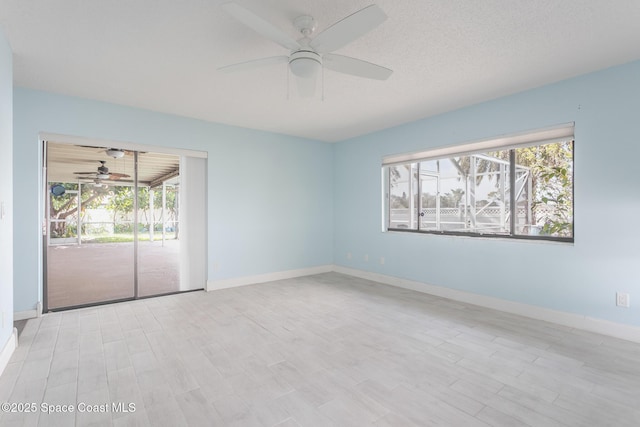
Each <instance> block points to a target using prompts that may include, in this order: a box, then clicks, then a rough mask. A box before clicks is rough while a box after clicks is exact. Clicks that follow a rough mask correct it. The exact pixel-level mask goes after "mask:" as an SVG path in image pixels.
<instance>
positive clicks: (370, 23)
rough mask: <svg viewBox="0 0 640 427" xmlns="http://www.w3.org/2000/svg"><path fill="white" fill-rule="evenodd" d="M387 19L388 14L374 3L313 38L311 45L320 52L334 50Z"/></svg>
mask: <svg viewBox="0 0 640 427" xmlns="http://www.w3.org/2000/svg"><path fill="white" fill-rule="evenodd" d="M386 19H387V15H386V14H385V13H384V12H383V11H382V9H380V7H378V5H375V4H372V5H370V6H367V7H365V8H364V9H360V10H359V11H357V12H356V13H353V14H351V15H349V16H347V17H346V18H344V19H342V20H341V21H338V22H336V23H335V24H333V25H332V26H330V27H329V28H327V29H326V30H324V31H323V32H321V33H320V34H318V36H317V37H316V38H314V39H313V40H311V42H310V43H309V46H311V47H312V48H314V49H315V50H316V51H318V52H320V53H324V52H333V51H334V50H337V49H340V48H341V47H343V46H346V45H347V44H349V43H351V42H352V41H354V40H356V39H357V38H359V37H361V36H363V35H365V34H366V33H368V32H369V31H371V30H373V29H374V28H376V27H377V26H378V25H380V24H382V23H383V22H384V21H385V20H386Z"/></svg>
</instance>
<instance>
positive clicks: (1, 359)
mask: <svg viewBox="0 0 640 427" xmlns="http://www.w3.org/2000/svg"><path fill="white" fill-rule="evenodd" d="M17 346H18V330H17V329H16V328H13V332H12V333H11V335H10V336H9V340H8V341H7V343H6V344H5V345H4V348H3V349H2V350H1V351H0V375H2V373H3V372H4V368H6V367H7V364H8V363H9V360H10V359H11V355H12V354H13V351H14V350H15V349H16V347H17Z"/></svg>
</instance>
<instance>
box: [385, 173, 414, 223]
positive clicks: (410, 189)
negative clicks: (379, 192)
mask: <svg viewBox="0 0 640 427" xmlns="http://www.w3.org/2000/svg"><path fill="white" fill-rule="evenodd" d="M416 175H417V165H416V164H415V163H414V164H406V165H397V166H391V167H389V228H403V229H411V230H415V229H417V218H416V217H417V212H416V208H415V203H416V195H417V191H418V186H417V182H416Z"/></svg>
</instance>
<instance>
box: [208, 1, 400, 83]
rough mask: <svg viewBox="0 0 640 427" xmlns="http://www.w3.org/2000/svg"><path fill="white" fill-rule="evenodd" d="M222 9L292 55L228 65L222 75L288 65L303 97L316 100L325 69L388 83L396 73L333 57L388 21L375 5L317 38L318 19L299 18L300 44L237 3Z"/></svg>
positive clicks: (369, 63) (356, 60)
mask: <svg viewBox="0 0 640 427" xmlns="http://www.w3.org/2000/svg"><path fill="white" fill-rule="evenodd" d="M222 8H223V9H224V10H225V11H226V12H227V13H228V14H229V15H231V16H232V17H234V18H235V19H236V20H238V21H239V22H241V23H242V24H244V25H246V26H247V27H249V28H251V29H252V30H254V31H255V32H257V33H258V34H260V35H261V36H263V37H266V38H268V39H269V40H272V41H274V42H275V43H278V44H279V45H281V46H283V47H285V48H287V49H288V50H289V51H290V53H289V55H288V56H287V55H280V56H271V57H267V58H261V59H254V60H251V61H246V62H240V63H238V64H232V65H227V66H224V67H221V68H218V71H223V72H233V71H239V70H245V69H252V68H257V67H261V66H265V65H270V64H278V63H288V65H289V70H290V71H291V73H292V74H294V75H295V76H296V77H297V82H298V90H299V92H300V95H302V96H312V95H313V94H314V93H315V83H316V76H317V74H318V71H320V70H321V69H322V68H323V67H324V68H328V69H330V70H333V71H337V72H339V73H345V74H351V75H354V76H358V77H364V78H368V79H376V80H386V79H387V78H389V76H391V74H392V73H393V70H390V69H389V68H386V67H383V66H381V65H376V64H372V63H371V62H367V61H363V60H361V59H356V58H352V57H350V56H343V55H338V54H335V53H331V52H333V51H335V50H337V49H340V48H341V47H343V46H346V45H347V44H349V43H351V42H352V41H354V40H356V39H358V38H359V37H361V36H363V35H365V34H366V33H368V32H369V31H371V30H373V29H374V28H376V27H377V26H378V25H380V24H381V23H382V22H384V21H385V20H386V19H387V15H386V14H385V13H384V12H383V11H382V9H380V7H379V6H377V5H375V4H372V5H369V6H367V7H365V8H363V9H360V10H359V11H357V12H355V13H353V14H351V15H349V16H347V17H346V18H343V19H342V20H340V21H338V22H336V23H335V24H333V25H332V26H330V27H329V28H327V29H326V30H324V31H322V32H321V33H320V34H318V35H317V36H315V37H313V38H311V35H312V34H313V32H314V30H315V20H314V18H313V17H312V16H309V15H302V16H299V17H297V18H296V19H295V20H294V21H293V25H294V27H295V28H296V29H297V30H298V31H299V32H300V33H301V34H302V38H300V39H298V40H295V39H294V38H292V37H291V36H289V34H287V33H286V32H284V31H282V30H281V29H279V28H278V27H276V26H275V25H273V24H272V23H270V22H269V21H267V20H266V19H265V18H263V17H261V16H260V15H258V14H257V13H255V12H253V11H251V10H249V9H247V8H245V7H243V6H240V5H239V4H238V3H236V2H228V3H224V4H222Z"/></svg>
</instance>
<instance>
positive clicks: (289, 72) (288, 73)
mask: <svg viewBox="0 0 640 427" xmlns="http://www.w3.org/2000/svg"><path fill="white" fill-rule="evenodd" d="M290 74H291V71H290V70H289V67H287V101H288V100H289V75H290Z"/></svg>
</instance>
